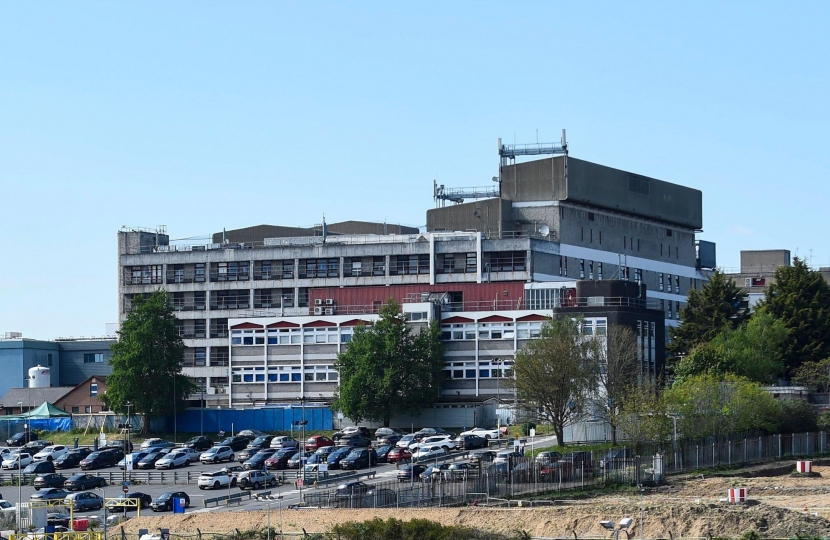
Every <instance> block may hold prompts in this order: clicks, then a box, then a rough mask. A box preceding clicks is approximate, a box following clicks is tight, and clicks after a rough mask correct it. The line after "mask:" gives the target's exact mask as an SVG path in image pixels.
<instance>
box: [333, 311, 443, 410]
mask: <svg viewBox="0 0 830 540" xmlns="http://www.w3.org/2000/svg"><path fill="white" fill-rule="evenodd" d="M337 368H338V369H339V371H340V388H339V390H338V394H337V396H336V397H335V400H334V403H333V408H335V409H339V410H341V411H343V414H345V415H346V416H348V417H349V418H351V419H353V420H354V421H356V422H359V421H361V420H363V419H367V420H371V421H373V422H382V423H383V425H384V426H388V425H389V421H390V419H391V418H392V417H393V416H395V415H396V414H402V413H406V414H417V413H419V412H420V411H421V410H422V409H423V408H424V407H427V406H429V405H431V404H432V403H433V402H434V401H435V399H436V397H437V395H438V394H437V392H438V388H439V387H440V386H441V384H442V383H443V380H444V374H443V370H444V368H445V364H444V354H443V346H442V344H441V330H440V328H439V326H438V323H437V322H433V323H432V324H430V325H429V326H428V327H426V328H423V329H421V330H420V331H419V332H417V333H416V332H413V331H412V328H411V327H410V326H409V325H408V324H406V322H405V321H404V319H403V316H402V314H401V307H400V305H399V304H398V303H396V302H395V301H394V300H392V299H390V300H388V301H387V302H386V304H384V305H383V306H382V307H381V309H380V318H379V319H378V320H377V321H376V322H375V323H374V324H373V325H371V326H368V327H367V326H364V325H361V326H358V327H357V328H355V332H354V335H353V336H352V341H351V342H350V343H349V346H348V347H347V348H346V350H345V351H344V352H342V353H340V355H339V356H338V357H337Z"/></svg>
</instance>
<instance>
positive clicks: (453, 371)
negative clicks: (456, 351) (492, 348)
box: [444, 361, 513, 379]
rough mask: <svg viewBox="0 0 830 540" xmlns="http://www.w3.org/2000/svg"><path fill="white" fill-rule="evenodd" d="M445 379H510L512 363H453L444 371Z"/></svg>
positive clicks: (511, 376)
mask: <svg viewBox="0 0 830 540" xmlns="http://www.w3.org/2000/svg"><path fill="white" fill-rule="evenodd" d="M444 375H445V376H446V377H447V379H511V378H513V362H512V361H509V362H508V361H505V362H490V361H479V362H453V363H452V364H450V365H448V366H447V368H446V369H444Z"/></svg>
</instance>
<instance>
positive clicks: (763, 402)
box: [665, 374, 778, 438]
mask: <svg viewBox="0 0 830 540" xmlns="http://www.w3.org/2000/svg"><path fill="white" fill-rule="evenodd" d="M665 398H666V410H668V411H671V412H672V413H676V414H677V415H678V417H679V419H678V430H679V431H680V432H681V433H682V434H683V435H684V436H686V437H692V438H703V437H707V436H709V435H714V436H716V437H723V436H725V435H731V434H738V433H744V432H747V431H758V430H760V431H767V432H770V431H774V430H775V429H776V427H777V426H778V422H777V411H778V406H777V404H776V402H775V400H774V399H773V397H772V396H771V395H769V393H768V392H765V391H763V390H762V389H761V387H760V385H759V384H758V383H754V382H752V381H750V380H748V379H746V378H744V377H738V376H736V375H731V374H728V375H725V376H723V377H716V376H714V375H709V374H701V375H695V376H693V377H689V378H688V379H685V380H683V381H678V382H676V383H675V384H674V385H672V387H671V388H669V389H668V390H667V391H666V393H665Z"/></svg>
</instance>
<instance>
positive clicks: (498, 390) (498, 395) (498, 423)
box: [493, 358, 504, 430]
mask: <svg viewBox="0 0 830 540" xmlns="http://www.w3.org/2000/svg"><path fill="white" fill-rule="evenodd" d="M502 362H504V360H502V359H501V358H494V359H493V364H494V365H497V366H499V367H498V377H496V427H497V428H498V429H499V430H501V416H499V409H501V377H502V375H504V373H503V372H502Z"/></svg>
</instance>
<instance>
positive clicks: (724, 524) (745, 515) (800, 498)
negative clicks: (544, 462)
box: [124, 460, 830, 539]
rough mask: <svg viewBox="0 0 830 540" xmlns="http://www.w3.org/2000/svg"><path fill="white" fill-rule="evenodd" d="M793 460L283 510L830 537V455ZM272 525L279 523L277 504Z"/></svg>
mask: <svg viewBox="0 0 830 540" xmlns="http://www.w3.org/2000/svg"><path fill="white" fill-rule="evenodd" d="M794 468H795V467H794V462H793V461H791V462H778V463H769V464H764V465H758V466H754V467H750V468H744V469H741V470H736V471H729V472H724V473H713V474H712V475H707V474H703V475H701V474H689V475H683V476H671V477H668V478H667V481H666V483H665V484H664V485H661V486H657V487H647V488H645V489H644V491H643V492H642V495H641V494H640V493H639V492H636V491H634V492H632V493H630V494H629V493H626V494H625V495H619V494H616V495H602V496H597V497H593V498H588V499H582V500H572V501H561V502H558V503H557V504H555V505H554V506H546V507H538V506H537V507H527V506H523V507H521V508H516V507H512V508H489V507H482V506H468V507H462V508H406V509H403V508H401V509H394V508H393V509H377V510H375V509H360V510H354V509H350V510H326V509H302V510H294V509H292V510H283V511H282V526H283V528H284V530H285V531H297V532H301V531H302V530H303V529H305V530H306V531H307V532H309V533H310V532H324V531H327V530H329V529H330V528H331V527H332V526H333V525H335V524H337V523H343V522H346V521H366V520H370V519H373V518H375V517H379V518H381V519H387V518H389V517H394V518H397V519H401V520H410V519H415V518H421V519H428V520H431V521H437V522H440V523H444V524H455V525H466V526H468V527H472V528H476V529H483V530H488V531H494V532H496V531H497V532H504V533H510V532H514V531H517V530H522V531H526V532H528V533H529V534H530V535H531V536H534V537H542V538H556V537H558V538H562V537H570V538H574V536H576V537H577V538H590V537H594V538H606V537H607V536H608V532H607V531H605V530H604V529H603V528H602V526H600V524H599V522H600V521H601V520H605V519H611V520H615V521H618V520H619V519H621V518H623V517H631V518H634V520H635V525H634V527H633V528H632V530H631V538H635V537H638V538H640V537H645V538H674V539H677V538H709V537H718V536H727V537H737V536H740V535H741V534H743V533H745V532H747V531H756V532H758V533H759V534H760V535H761V536H763V537H768V538H793V537H795V536H797V535H803V536H811V537H830V521H828V519H827V518H830V460H822V461H814V466H813V471H814V473H818V474H817V475H814V476H810V477H806V476H801V477H796V476H793V475H791V472H792V471H793V470H794ZM729 488H747V492H748V497H747V499H748V501H747V502H746V503H743V504H730V503H728V502H726V501H725V500H724V499H725V498H726V497H727V493H728V490H729ZM514 504H515V503H514ZM641 516H642V521H641V519H640V517H641ZM271 526H272V527H274V528H277V529H278V528H279V517H278V514H277V511H276V510H275V509H272V513H271ZM124 527H125V530H127V531H128V532H136V531H137V530H138V529H140V528H146V529H150V530H151V531H158V529H159V528H168V529H170V531H171V532H176V533H185V532H194V533H195V532H196V529H199V530H200V531H201V532H202V533H208V532H223V533H227V532H232V531H233V530H234V529H238V530H240V531H246V530H251V529H260V528H265V527H266V513H265V512H263V511H257V512H245V511H239V512H210V513H190V514H185V515H165V516H163V517H155V516H154V517H149V516H148V517H145V516H142V517H141V518H138V519H132V520H130V521H128V522H126V523H125V524H124Z"/></svg>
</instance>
